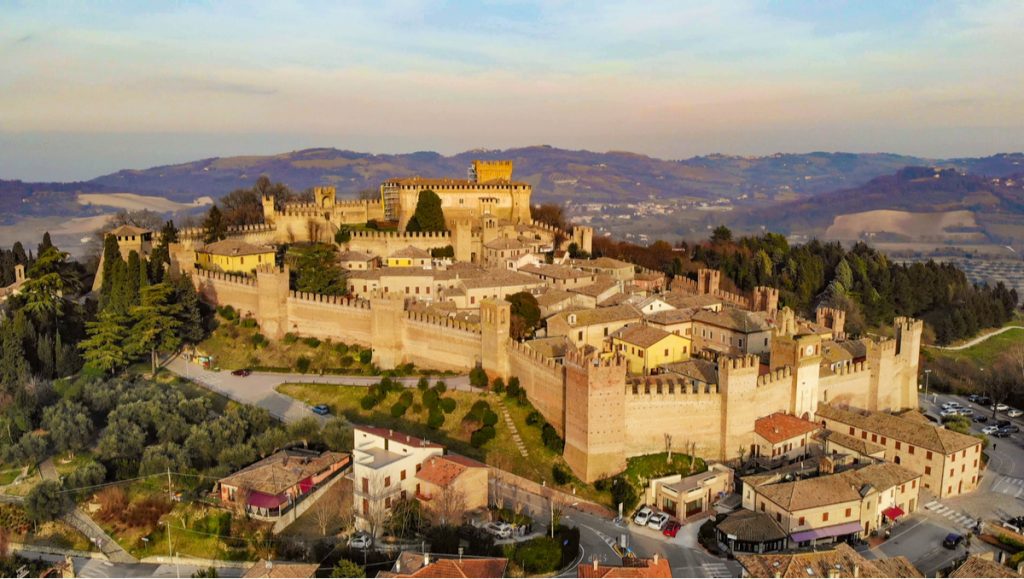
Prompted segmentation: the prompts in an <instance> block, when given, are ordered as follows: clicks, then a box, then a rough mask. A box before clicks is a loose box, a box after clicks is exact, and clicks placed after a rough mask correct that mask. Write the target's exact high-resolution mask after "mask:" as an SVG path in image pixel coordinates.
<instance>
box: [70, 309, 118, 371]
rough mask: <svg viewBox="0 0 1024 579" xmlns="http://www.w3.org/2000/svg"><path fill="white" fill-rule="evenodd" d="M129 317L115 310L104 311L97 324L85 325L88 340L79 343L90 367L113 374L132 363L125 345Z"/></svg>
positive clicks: (89, 323) (88, 323)
mask: <svg viewBox="0 0 1024 579" xmlns="http://www.w3.org/2000/svg"><path fill="white" fill-rule="evenodd" d="M128 321H129V320H128V317H127V316H124V315H121V314H119V313H117V312H115V311H114V310H109V309H108V310H103V311H102V312H100V314H99V316H98V317H97V319H96V321H95V322H87V323H86V325H85V328H86V334H87V335H88V338H86V339H84V340H82V341H81V342H79V343H78V347H79V348H80V349H81V350H82V357H83V358H84V359H85V362H86V364H88V365H89V366H90V367H92V368H95V369H97V370H100V371H102V372H110V373H111V374H113V373H115V372H117V370H119V369H121V368H124V367H125V366H127V365H128V363H129V362H130V361H131V357H130V356H129V354H128V352H127V350H126V347H125V343H126V341H127V340H128V330H127V329H126V326H127V324H128Z"/></svg>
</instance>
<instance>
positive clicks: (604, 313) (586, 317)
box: [553, 304, 642, 328]
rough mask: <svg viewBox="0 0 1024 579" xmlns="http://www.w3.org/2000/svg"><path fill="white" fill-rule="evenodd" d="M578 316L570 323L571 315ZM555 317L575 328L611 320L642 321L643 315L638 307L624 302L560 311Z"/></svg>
mask: <svg viewBox="0 0 1024 579" xmlns="http://www.w3.org/2000/svg"><path fill="white" fill-rule="evenodd" d="M570 315H575V316H576V323H575V324H569V323H568V322H569V316H570ZM553 317H556V318H561V319H562V320H563V321H565V322H566V323H567V324H568V325H569V326H572V327H574V328H576V327H580V326H590V325H593V324H607V323H609V322H624V321H627V320H635V321H640V319H641V318H642V316H641V315H640V310H638V309H636V308H635V307H633V306H632V305H630V304H622V305H619V306H611V307H608V308H591V309H586V310H576V311H572V312H559V313H557V314H555V315H554V316H553Z"/></svg>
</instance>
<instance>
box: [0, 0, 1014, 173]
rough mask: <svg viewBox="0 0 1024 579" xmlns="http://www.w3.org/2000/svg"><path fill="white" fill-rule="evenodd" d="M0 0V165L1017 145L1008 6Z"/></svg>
mask: <svg viewBox="0 0 1024 579" xmlns="http://www.w3.org/2000/svg"><path fill="white" fill-rule="evenodd" d="M256 4H257V3H255V2H238V3H233V2H226V3H220V2H212V3H206V2H195V3H191V2H169V1H168V2H152V3H134V2H89V3H81V4H77V3H73V2H70V1H61V2H53V3H47V2H42V1H33V2H26V3H20V2H14V3H10V2H7V1H5V0H0V178H21V179H26V180H64V179H76V178H89V177H94V176H97V175H99V174H102V173H106V172H110V171H113V170H116V169H121V168H144V167H148V166H152V165H159V164H168V163H174V162H180V161H186V160H193V159H198V158H203V157H211V156H226V155H237V154H260V153H274V152H282V151H287V150H293V149H299V148H306V147H313V146H335V147H338V148H345V149H354V150H359V151H369V152H410V151H416V150H435V151H439V152H442V153H453V152H458V151H462V150H466V149H472V148H478V147H485V148H505V147H512V146H522V145H532V144H551V145H555V146H560V147H568V148H586V149H592V150H599V151H603V150H612V149H616V150H631V151H636V152H641V153H647V154H650V155H654V156H658V157H663V158H682V157H688V156H692V155H697V154H704V153H711V152H724V153H737V154H766V153H772V152H776V151H786V152H801V151H812V150H827V151H890V152H898V153H907V154H916V155H923V156H941V157H950V156H967V155H987V154H991V153H995V152H1001V151H1019V150H1021V149H1024V131H1022V129H1024V64H1022V63H1024V58H1022V57H1024V32H1022V31H1024V2H1021V1H1019V0H1009V1H1006V2H999V1H992V2H988V1H980V2H937V3H924V2H918V1H911V0H906V1H903V0H887V1H883V2H865V1H853V0H851V1H849V2H841V1H827V0H817V1H812V2H782V1H777V0H776V1H771V2H744V1H720V0H714V1H708V0H701V1H700V2H694V3H685V2H680V1H671V0H670V1H665V2H660V1H657V0H650V1H648V0H645V1H638V2H622V3H600V2H591V1H587V2H578V3H576V2H564V1H551V2H464V3H463V2H426V1H418V0H404V1H397V2H386V1H381V0H376V1H373V2H367V3H365V4H360V3H355V2H352V3H349V2H345V3H343V4H344V5H342V6H338V5H335V3H333V2H324V3H317V2H310V3H307V2H273V3H266V5H263V6H258V5H256Z"/></svg>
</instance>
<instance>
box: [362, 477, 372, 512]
mask: <svg viewBox="0 0 1024 579" xmlns="http://www.w3.org/2000/svg"><path fill="white" fill-rule="evenodd" d="M363 480H366V479H363ZM363 516H364V517H369V516H370V501H368V500H366V499H363Z"/></svg>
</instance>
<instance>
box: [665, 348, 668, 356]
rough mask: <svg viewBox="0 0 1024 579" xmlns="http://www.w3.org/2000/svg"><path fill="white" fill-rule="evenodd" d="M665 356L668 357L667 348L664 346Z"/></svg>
mask: <svg viewBox="0 0 1024 579" xmlns="http://www.w3.org/2000/svg"><path fill="white" fill-rule="evenodd" d="M665 357H666V358H668V348H665Z"/></svg>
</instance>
